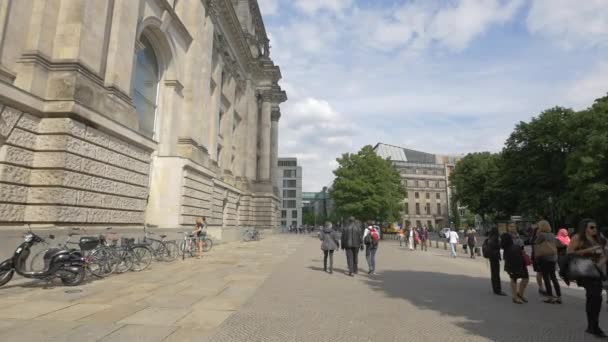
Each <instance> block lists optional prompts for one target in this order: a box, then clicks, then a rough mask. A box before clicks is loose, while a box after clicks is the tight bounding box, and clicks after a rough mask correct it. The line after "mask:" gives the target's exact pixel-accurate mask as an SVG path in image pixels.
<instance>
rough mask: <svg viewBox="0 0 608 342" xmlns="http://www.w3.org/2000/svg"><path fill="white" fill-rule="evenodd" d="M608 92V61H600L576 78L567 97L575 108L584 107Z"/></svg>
mask: <svg viewBox="0 0 608 342" xmlns="http://www.w3.org/2000/svg"><path fill="white" fill-rule="evenodd" d="M606 93H608V63H606V62H604V63H600V64H598V65H597V66H596V67H594V68H592V69H591V70H590V71H589V73H588V74H587V75H585V76H584V77H582V78H580V79H578V80H576V81H575V82H574V84H573V85H572V86H571V87H570V89H568V91H567V95H566V98H567V99H568V101H569V102H570V103H569V105H571V106H573V107H574V108H575V109H584V108H587V107H589V106H591V105H592V104H593V101H594V100H596V99H598V98H600V97H603V96H606Z"/></svg>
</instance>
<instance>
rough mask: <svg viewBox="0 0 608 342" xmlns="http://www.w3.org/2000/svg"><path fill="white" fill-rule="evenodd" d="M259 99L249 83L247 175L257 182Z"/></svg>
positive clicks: (249, 82)
mask: <svg viewBox="0 0 608 342" xmlns="http://www.w3.org/2000/svg"><path fill="white" fill-rule="evenodd" d="M258 114H259V108H258V97H257V96H256V93H255V90H254V87H253V84H252V82H251V81H247V117H246V120H247V146H246V147H245V149H246V152H245V158H247V162H246V168H247V170H246V173H245V175H246V176H247V178H248V179H249V180H255V179H256V177H257V173H258V169H257V168H258V135H259V132H258Z"/></svg>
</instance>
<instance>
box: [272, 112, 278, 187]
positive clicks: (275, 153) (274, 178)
mask: <svg viewBox="0 0 608 342" xmlns="http://www.w3.org/2000/svg"><path fill="white" fill-rule="evenodd" d="M280 118H281V110H280V109H279V107H278V106H276V107H273V108H272V112H271V115H270V120H271V128H270V134H271V135H270V179H271V181H272V184H273V185H274V186H278V184H277V180H278V178H279V177H278V171H279V166H278V160H279V119H280Z"/></svg>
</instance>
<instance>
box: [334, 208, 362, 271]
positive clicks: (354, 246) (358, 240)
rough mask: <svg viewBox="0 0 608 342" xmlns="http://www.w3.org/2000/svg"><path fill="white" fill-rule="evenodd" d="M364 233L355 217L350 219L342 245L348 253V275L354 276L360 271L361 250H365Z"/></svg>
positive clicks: (343, 235) (344, 231) (345, 228)
mask: <svg viewBox="0 0 608 342" xmlns="http://www.w3.org/2000/svg"><path fill="white" fill-rule="evenodd" d="M362 236H363V234H362V232H361V228H360V226H359V223H358V222H357V221H356V220H355V218H354V217H350V218H349V219H348V223H347V224H346V227H344V230H343V231H342V241H341V243H340V245H341V247H342V249H343V250H345V251H346V262H347V264H348V275H349V276H351V277H352V276H353V274H357V273H358V271H359V249H363V241H362Z"/></svg>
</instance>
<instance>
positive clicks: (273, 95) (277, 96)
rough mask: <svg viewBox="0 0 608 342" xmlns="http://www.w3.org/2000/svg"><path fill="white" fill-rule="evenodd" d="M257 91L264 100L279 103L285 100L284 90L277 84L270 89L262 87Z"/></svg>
mask: <svg viewBox="0 0 608 342" xmlns="http://www.w3.org/2000/svg"><path fill="white" fill-rule="evenodd" d="M258 93H259V95H260V97H261V98H262V101H264V102H271V103H275V104H281V103H283V102H285V101H287V93H285V91H284V90H281V87H279V86H278V85H275V86H273V87H272V88H270V89H262V90H260V91H259V92H258Z"/></svg>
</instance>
